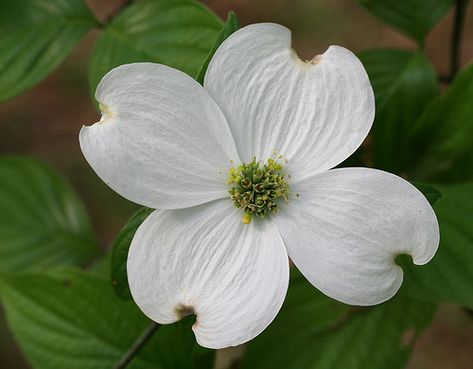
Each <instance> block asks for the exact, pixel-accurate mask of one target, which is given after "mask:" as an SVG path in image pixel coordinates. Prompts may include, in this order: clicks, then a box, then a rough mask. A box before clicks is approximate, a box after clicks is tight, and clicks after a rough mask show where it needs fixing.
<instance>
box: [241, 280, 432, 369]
mask: <svg viewBox="0 0 473 369" xmlns="http://www.w3.org/2000/svg"><path fill="white" fill-rule="evenodd" d="M434 311H435V305H432V304H428V303H422V302H416V301H413V300H410V299H406V298H402V297H396V298H394V299H392V300H390V301H389V302H387V303H384V304H382V305H379V306H375V307H370V308H350V307H348V306H346V305H343V304H340V303H337V302H335V301H333V300H330V299H329V298H327V297H325V296H324V295H322V294H321V293H319V292H317V291H316V290H315V288H314V287H312V286H311V285H309V284H308V282H306V281H305V280H303V279H302V277H297V278H295V279H293V281H292V283H291V287H290V289H289V292H288V296H287V298H286V301H285V303H284V306H283V308H282V310H281V312H280V313H279V315H278V316H277V317H276V319H275V321H274V322H273V323H272V324H271V325H270V326H269V327H268V328H267V329H266V331H264V332H263V333H262V334H261V335H260V336H258V337H257V338H256V339H255V340H253V341H251V342H250V343H249V344H248V351H247V353H246V357H245V361H244V363H243V366H242V368H243V369H274V368H285V369H309V368H317V369H329V368H330V369H333V368H343V369H379V368H383V369H397V368H402V367H403V366H404V364H405V362H406V360H407V358H408V357H409V354H410V351H411V349H412V345H413V343H414V342H413V341H414V338H415V337H416V336H417V334H418V333H419V332H420V331H421V330H422V329H423V328H425V327H426V325H427V324H428V323H429V322H430V320H431V319H432V317H433V313H434Z"/></svg>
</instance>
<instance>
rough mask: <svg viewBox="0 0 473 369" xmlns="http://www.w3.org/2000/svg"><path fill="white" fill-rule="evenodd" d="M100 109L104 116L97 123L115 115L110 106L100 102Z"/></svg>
mask: <svg viewBox="0 0 473 369" xmlns="http://www.w3.org/2000/svg"><path fill="white" fill-rule="evenodd" d="M99 109H100V112H101V113H102V116H101V117H100V120H99V121H98V122H97V123H104V122H105V121H107V120H109V119H111V118H112V117H113V112H112V111H111V110H110V108H109V107H108V106H107V105H105V104H102V103H99Z"/></svg>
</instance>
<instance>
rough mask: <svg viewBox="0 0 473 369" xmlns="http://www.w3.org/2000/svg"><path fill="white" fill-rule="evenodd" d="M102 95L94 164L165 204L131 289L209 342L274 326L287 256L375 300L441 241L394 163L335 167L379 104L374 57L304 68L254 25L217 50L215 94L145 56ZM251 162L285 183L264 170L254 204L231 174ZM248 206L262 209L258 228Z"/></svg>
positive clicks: (90, 147) (83, 138)
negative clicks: (408, 259)
mask: <svg viewBox="0 0 473 369" xmlns="http://www.w3.org/2000/svg"><path fill="white" fill-rule="evenodd" d="M96 97H97V100H98V101H99V102H100V103H101V106H102V112H103V116H102V119H101V120H100V122H97V123H96V124H94V125H92V126H90V127H83V129H82V130H81V133H80V144H81V148H82V151H83V153H84V155H85V157H86V159H87V160H88V162H89V163H90V165H91V166H92V168H93V169H94V170H95V171H96V172H97V174H98V175H99V176H100V177H101V178H102V179H103V180H104V181H105V182H106V183H107V184H108V185H109V186H110V187H111V188H112V189H114V190H115V191H117V192H118V193H119V194H121V195H122V196H124V197H126V198H127V199H129V200H131V201H134V202H136V203H138V204H141V205H144V206H148V207H151V208H155V209H160V210H156V211H155V212H154V213H152V214H151V215H150V216H149V217H148V218H147V219H146V220H145V222H144V223H143V224H142V225H141V226H140V227H139V229H138V230H137V232H136V235H135V237H134V239H133V241H132V244H131V248H130V251H129V255H128V265H127V268H128V278H129V284H130V288H131V292H132V295H133V298H134V300H135V302H136V303H137V304H138V306H139V307H140V308H141V310H142V311H143V312H144V313H145V314H146V315H147V316H148V317H150V318H151V319H153V320H154V321H156V322H158V323H162V324H167V323H172V322H175V321H177V320H179V319H181V318H182V317H183V316H184V315H187V314H190V313H195V314H196V316H197V321H196V323H195V325H194V326H193V330H194V332H195V335H196V338H197V341H198V342H199V343H200V344H201V345H202V346H206V347H210V348H221V347H226V346H233V345H238V344H241V343H243V342H246V341H248V340H250V339H252V338H253V337H255V336H256V335H258V334H259V333H260V332H261V331H262V330H264V329H265V327H266V326H267V325H268V324H269V323H270V322H271V321H272V320H273V318H274V317H275V315H276V314H277V312H278V311H279V309H280V308H281V305H282V303H283V300H284V297H285V295H286V291H287V286H288V280H289V262H288V255H289V257H290V258H291V260H292V261H293V262H294V264H295V265H296V266H297V267H298V268H299V269H300V271H301V272H302V273H303V275H304V276H305V277H306V278H307V279H308V280H309V281H310V282H311V283H312V284H313V285H314V286H315V287H317V288H318V289H320V290H321V291H322V292H324V293H325V294H327V295H328V296H330V297H333V298H335V299H337V300H340V301H342V302H345V303H348V304H354V305H373V304H378V303H381V302H383V301H386V300H388V299H389V298H391V297H392V296H393V295H394V294H395V293H396V291H397V290H398V289H399V287H400V285H401V282H402V276H403V274H402V269H401V268H400V267H399V266H397V265H396V264H395V261H394V259H395V258H396V256H397V255H399V254H410V255H412V257H413V261H414V263H416V264H425V263H427V262H428V261H429V260H430V259H431V258H432V257H433V255H434V254H435V252H436V250H437V247H438V243H439V229H438V224H437V220H436V217H435V214H434V212H433V210H432V208H431V206H430V205H429V203H428V202H427V200H426V199H425V197H424V196H423V195H422V194H421V193H420V192H419V191H418V190H417V189H416V188H415V187H414V186H412V185H411V184H409V183H408V182H406V181H405V180H403V179H401V178H399V177H397V176H395V175H392V174H389V173H386V172H383V171H380V170H374V169H366V168H340V169H331V168H333V167H335V166H336V165H338V164H340V163H341V162H342V161H343V160H345V159H346V158H347V157H349V156H350V155H351V154H352V153H353V152H354V151H355V150H356V149H357V148H358V147H359V146H360V144H361V143H362V141H363V140H364V139H365V137H366V136H367V134H368V132H369V130H370V127H371V124H372V122H373V118H374V111H375V106H374V97H373V91H372V88H371V85H370V82H369V79H368V76H367V74H366V72H365V70H364V68H363V66H362V64H361V63H360V61H359V60H358V59H357V58H356V56H355V55H354V54H353V53H351V52H350V51H348V50H346V49H344V48H342V47H338V46H331V47H330V48H329V49H328V50H327V51H326V52H325V53H324V54H322V55H319V56H317V57H315V58H314V59H313V60H311V61H308V62H303V61H301V60H300V59H299V58H298V57H297V55H296V54H295V52H294V51H293V50H292V48H291V33H290V31H289V30H288V29H286V28H284V27H282V26H279V25H276V24H255V25H251V26H248V27H245V28H243V29H241V30H239V31H237V32H236V33H234V34H233V35H232V36H230V37H229V38H228V39H227V40H226V41H225V42H224V43H223V44H222V45H221V46H220V47H219V49H218V50H217V52H216V53H215V55H214V57H213V59H212V61H211V63H210V65H209V68H208V70H207V74H206V76H205V82H204V87H202V86H200V85H199V84H198V83H197V82H196V81H194V80H193V79H192V78H191V77H189V76H187V75H186V74H184V73H182V72H180V71H178V70H175V69H172V68H169V67H167V66H164V65H159V64H152V63H134V64H128V65H123V66H121V67H118V68H116V69H114V70H112V71H111V72H109V73H108V74H107V75H106V76H105V77H104V78H103V79H102V81H101V82H100V84H99V86H98V88H97V92H96ZM275 152H277V153H278V154H276V156H275V154H274V153H275ZM253 158H256V161H255V162H254V163H259V164H261V165H263V164H264V163H267V160H268V159H270V158H275V160H276V161H275V162H277V163H279V164H280V166H282V168H281V169H280V170H278V169H277V168H276V170H275V173H276V172H277V173H279V174H280V177H278V178H280V179H281V183H283V184H284V185H285V184H287V185H288V187H287V189H286V190H287V191H286V190H284V189H283V190H282V191H281V190H279V189H275V187H271V186H272V184H271V183H269V182H270V180H269V179H268V180H267V181H266V182H267V183H266V184H265V186H266V187H264V186H263V187H264V188H263V187H261V191H259V192H258V191H256V190H255V186H256V185H257V183H258V182H262V181H263V180H264V178H270V177H264V173H263V172H264V171H263V172H261V173H260V172H258V173H259V174H258V176H257V177H258V178H256V177H255V178H253V174H251V173H250V174H248V175H249V176H250V177H251V178H253V182H254V183H253V182H252V181H251V180H250V181H247V182H248V183H245V186H246V187H245V191H246V189H248V191H249V195H247V197H246V198H245V199H246V200H241V198H244V196H246V195H244V194H243V192H244V191H243V190H242V192H241V193H240V192H238V191H240V190H241V189H242V187H241V183H242V182H240V181H241V178H240V176H239V174H241V172H238V169H237V171H236V172H235V170H234V169H233V172H232V171H231V170H232V169H231V168H233V167H238V166H239V165H240V164H242V163H246V164H248V163H251V162H252V160H253ZM278 158H279V159H278ZM278 160H279V161H278ZM229 170H230V173H234V174H235V173H236V175H234V177H233V178H236V179H235V181H234V182H233V187H235V188H237V189H236V190H235V191H236V192H237V193H236V195H235V196H236V197H235V198H236V200H235V198H233V197H232V199H233V200H235V201H232V199H230V195H229V190H230V189H231V188H232V185H229V184H228V183H227V175H228V174H229ZM261 176H262V179H261V180H260V179H259V177H261ZM268 176H269V174H268ZM271 178H272V177H271ZM281 188H285V187H284V186H283V187H281ZM255 191H256V192H255ZM264 194H268V196H272V195H274V196H275V197H276V198H275V199H274V200H271V199H269V197H264V198H261V199H260V200H259V201H260V202H263V200H264V201H266V205H265V208H264V210H261V209H262V208H261V207H258V206H257V200H258V198H260V197H261V196H263V195H264ZM240 195H241V196H242V197H241V198H240V197H239V196H240ZM250 197H251V199H250ZM241 201H243V202H244V201H249V202H245V203H243V202H242V208H245V209H246V210H245V211H249V212H252V211H253V210H254V214H253V215H255V214H256V215H261V218H260V217H257V216H255V217H251V214H250V215H249V217H247V218H246V221H245V223H249V224H244V223H243V222H242V215H243V214H244V210H242V208H240V209H238V208H236V207H235V206H234V202H236V203H237V204H239V203H240V202H241ZM245 204H246V205H245ZM276 205H277V207H278V209H276V208H275V207H273V206H276ZM245 206H246V207H245ZM252 209H253V210H252ZM270 209H273V210H274V212H273V211H269V210H270ZM276 210H278V211H276ZM244 219H245V218H244ZM251 219H253V220H252V221H251Z"/></svg>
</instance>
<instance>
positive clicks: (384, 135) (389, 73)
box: [358, 49, 440, 173]
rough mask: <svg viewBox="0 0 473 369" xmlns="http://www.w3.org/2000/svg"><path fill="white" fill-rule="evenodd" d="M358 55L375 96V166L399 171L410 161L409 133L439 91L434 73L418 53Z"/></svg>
mask: <svg viewBox="0 0 473 369" xmlns="http://www.w3.org/2000/svg"><path fill="white" fill-rule="evenodd" d="M358 56H359V57H360V59H361V61H362V62H363V64H364V66H365V68H366V70H367V72H368V75H369V77H370V81H371V83H372V85H373V89H374V92H375V96H376V117H375V122H374V125H373V129H372V131H371V135H372V137H373V160H374V165H375V166H376V167H378V168H383V169H385V170H388V171H391V172H395V173H401V172H403V171H404V170H405V169H406V166H407V163H408V162H409V160H410V158H409V153H410V146H409V145H410V141H409V136H410V133H411V132H412V131H413V128H414V125H415V122H416V121H417V119H418V118H419V116H420V114H421V113H422V110H423V109H424V107H425V106H426V105H427V103H428V102H429V101H431V100H432V99H433V98H434V97H435V96H437V95H438V94H439V92H440V89H439V85H438V81H437V76H436V74H435V71H434V69H433V68H432V66H431V65H430V63H429V61H428V60H427V58H426V57H425V56H424V54H422V53H421V52H411V51H405V50H396V49H373V50H368V51H364V52H361V53H359V54H358Z"/></svg>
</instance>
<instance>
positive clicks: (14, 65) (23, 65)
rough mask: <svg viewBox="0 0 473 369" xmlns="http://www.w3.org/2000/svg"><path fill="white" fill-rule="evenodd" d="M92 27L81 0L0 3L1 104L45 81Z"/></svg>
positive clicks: (25, 0) (22, 0) (33, 0)
mask: <svg viewBox="0 0 473 369" xmlns="http://www.w3.org/2000/svg"><path fill="white" fill-rule="evenodd" d="M95 24H96V21H95V19H94V18H93V16H92V14H91V13H90V11H89V10H88V9H87V7H86V5H85V4H84V2H83V0H21V1H18V0H1V1H0V35H1V36H0V50H1V51H0V101H3V100H7V99H9V98H11V97H13V96H15V95H18V94H19V93H21V92H23V91H24V90H26V89H28V88H30V87H32V86H34V85H35V84H37V83H38V82H40V81H41V80H42V79H43V78H45V77H46V76H47V75H48V74H49V73H50V72H51V71H52V70H53V69H54V68H56V67H57V66H58V64H59V63H60V62H61V61H62V60H63V59H64V58H65V57H66V55H67V54H68V53H69V52H70V51H71V50H72V49H73V48H74V46H76V44H77V43H78V42H79V40H80V39H81V38H82V37H83V36H84V35H85V34H86V33H87V32H88V31H89V30H90V29H91V28H92V27H93V26H94V25H95Z"/></svg>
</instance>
